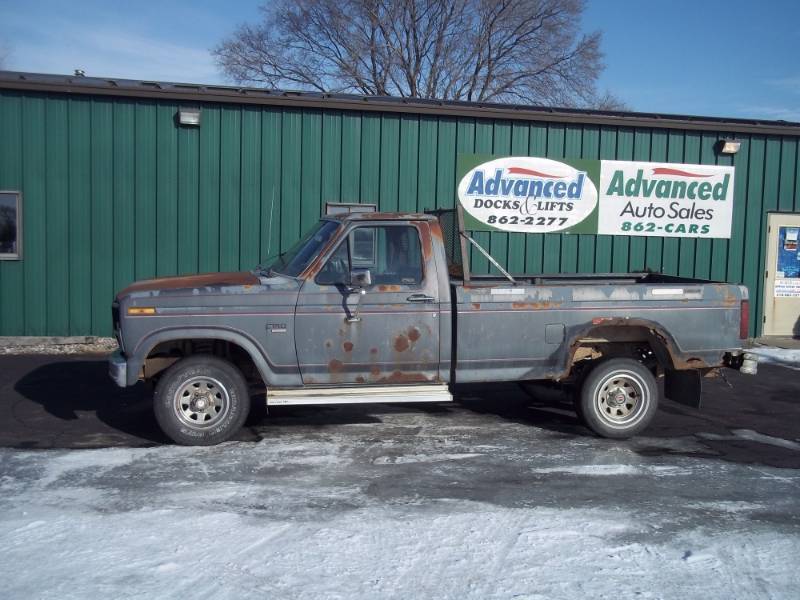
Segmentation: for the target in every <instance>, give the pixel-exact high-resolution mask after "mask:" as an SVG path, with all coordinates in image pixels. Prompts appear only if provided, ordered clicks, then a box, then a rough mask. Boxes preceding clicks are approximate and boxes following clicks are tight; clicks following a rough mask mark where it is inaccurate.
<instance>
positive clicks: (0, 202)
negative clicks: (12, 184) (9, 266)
mask: <svg viewBox="0 0 800 600" xmlns="http://www.w3.org/2000/svg"><path fill="white" fill-rule="evenodd" d="M21 256H22V197H21V195H20V193H19V192H0V260H17V259H19V258H20V257H21Z"/></svg>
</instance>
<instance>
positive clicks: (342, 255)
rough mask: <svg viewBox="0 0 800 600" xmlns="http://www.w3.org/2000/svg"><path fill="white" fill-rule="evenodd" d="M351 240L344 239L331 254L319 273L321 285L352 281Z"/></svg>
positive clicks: (345, 283)
mask: <svg viewBox="0 0 800 600" xmlns="http://www.w3.org/2000/svg"><path fill="white" fill-rule="evenodd" d="M349 245H350V241H349V240H344V241H343V242H342V243H341V244H339V247H338V248H336V251H335V252H334V253H333V254H331V255H330V257H329V258H328V261H327V262H326V263H325V266H324V267H322V269H320V272H319V274H318V275H317V279H316V281H317V283H318V284H320V285H347V284H349V283H350V251H349V248H348V247H349Z"/></svg>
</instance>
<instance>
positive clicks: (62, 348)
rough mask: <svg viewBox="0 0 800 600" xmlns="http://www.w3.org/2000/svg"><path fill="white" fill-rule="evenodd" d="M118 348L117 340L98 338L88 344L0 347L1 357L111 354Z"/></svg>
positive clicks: (12, 345)
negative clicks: (17, 355) (7, 355)
mask: <svg viewBox="0 0 800 600" xmlns="http://www.w3.org/2000/svg"><path fill="white" fill-rule="evenodd" d="M117 348H118V345H117V340H115V339H114V338H107V337H98V338H87V340H86V343H82V344H58V343H52V342H50V343H41V344H30V343H25V344H14V343H13V342H12V343H5V344H2V345H0V355H2V354H54V355H56V354H110V353H112V352H114V350H116V349H117Z"/></svg>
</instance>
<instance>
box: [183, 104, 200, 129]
mask: <svg viewBox="0 0 800 600" xmlns="http://www.w3.org/2000/svg"><path fill="white" fill-rule="evenodd" d="M178 123H180V124H181V125H188V126H190V127H199V126H200V109H199V108H181V109H180V110H179V111H178Z"/></svg>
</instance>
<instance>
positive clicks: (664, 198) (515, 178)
mask: <svg viewBox="0 0 800 600" xmlns="http://www.w3.org/2000/svg"><path fill="white" fill-rule="evenodd" d="M459 171H460V173H463V176H462V177H461V179H460V181H459V184H458V200H459V202H460V203H461V205H462V206H463V208H464V220H465V226H466V228H467V229H472V230H490V231H510V232H522V233H552V232H561V233H603V234H610V235H642V236H661V237H700V238H729V237H730V233H731V222H732V217H733V175H734V170H733V167H720V166H713V165H683V164H674V163H650V162H634V161H616V160H604V161H597V160H594V161H592V160H564V161H555V160H551V159H547V158H533V157H528V156H510V157H501V158H494V157H485V156H477V155H461V156H460V157H459Z"/></svg>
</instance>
